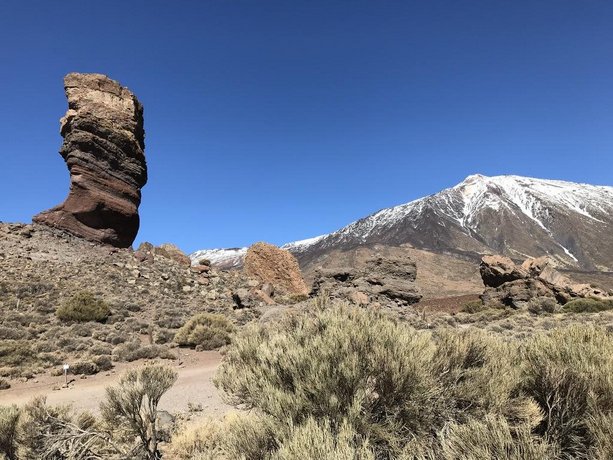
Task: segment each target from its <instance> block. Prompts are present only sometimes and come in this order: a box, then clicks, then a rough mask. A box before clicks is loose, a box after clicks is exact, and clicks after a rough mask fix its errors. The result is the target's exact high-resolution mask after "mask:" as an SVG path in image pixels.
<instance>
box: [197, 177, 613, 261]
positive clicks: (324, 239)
mask: <svg viewBox="0 0 613 460" xmlns="http://www.w3.org/2000/svg"><path fill="white" fill-rule="evenodd" d="M611 228H613V187H605V186H594V185H587V184H577V183H572V182H564V181H556V180H542V179H532V178H527V177H520V176H496V177H486V176H482V175H473V176H469V177H467V178H466V179H465V180H464V181H463V182H461V183H460V184H458V185H456V186H455V187H452V188H449V189H446V190H443V191H441V192H439V193H437V194H434V195H431V196H427V197H425V198H421V199H419V200H416V201H412V202H410V203H407V204H404V205H400V206H396V207H393V208H388V209H383V210H381V211H379V212H376V213H374V214H372V215H371V216H368V217H365V218H363V219H360V220H358V221H356V222H353V223H351V224H349V225H347V226H346V227H343V228H342V229H340V230H338V231H336V232H333V233H330V234H328V235H324V236H320V237H317V238H313V239H311V240H306V241H304V242H297V243H290V244H288V245H286V246H285V247H287V248H288V249H289V250H290V251H292V252H293V253H294V254H295V255H296V257H297V258H298V260H299V261H300V263H301V265H302V266H303V267H309V266H311V265H316V264H317V263H318V261H319V260H320V259H321V258H322V257H324V256H325V255H326V254H328V253H330V252H332V251H350V250H352V249H354V248H357V247H360V246H369V245H374V244H382V245H387V246H400V245H403V244H409V245H411V246H413V247H415V248H418V249H422V250H427V251H432V252H435V253H440V254H451V255H457V256H460V257H462V258H466V257H468V258H470V259H472V260H477V256H479V255H481V254H487V253H496V254H504V255H507V256H509V257H512V258H515V259H522V260H523V259H525V258H527V257H540V256H543V255H548V256H550V257H551V258H553V259H554V260H555V261H556V262H557V263H558V264H559V265H561V266H565V267H568V268H570V269H574V270H582V271H605V272H606V271H612V270H613V233H612V232H611ZM228 255H229V254H228ZM205 256H206V252H203V251H198V252H196V253H194V254H193V255H192V259H198V258H199V257H205ZM232 256H233V257H234V260H233V264H234V265H237V264H238V263H239V259H238V257H239V256H240V251H239V252H238V253H237V252H236V251H235V252H234V253H233V254H232ZM216 260H217V261H218V263H223V261H224V260H225V259H224V257H223V253H222V252H221V251H220V250H217V251H216Z"/></svg>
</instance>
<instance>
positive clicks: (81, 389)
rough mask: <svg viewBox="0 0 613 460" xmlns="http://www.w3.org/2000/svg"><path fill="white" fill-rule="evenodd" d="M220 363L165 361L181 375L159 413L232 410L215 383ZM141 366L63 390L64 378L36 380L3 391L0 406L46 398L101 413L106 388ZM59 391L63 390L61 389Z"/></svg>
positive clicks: (196, 357) (210, 358)
mask: <svg viewBox="0 0 613 460" xmlns="http://www.w3.org/2000/svg"><path fill="white" fill-rule="evenodd" d="M220 361H221V355H220V354H219V353H218V352H214V351H208V352H198V353H196V352H194V351H183V350H180V351H179V359H177V360H176V361H164V363H165V364H167V365H169V366H171V367H172V368H173V369H175V370H176V371H177V373H178V374H179V378H178V379H177V382H176V383H175V384H174V386H173V387H172V388H171V389H170V390H169V391H168V392H167V393H166V394H165V395H164V396H163V397H162V400H161V401H160V409H162V410H166V411H168V412H170V413H173V414H176V413H179V412H186V411H187V410H188V404H193V405H195V406H198V405H200V406H201V407H202V414H203V415H212V416H220V415H223V414H224V413H226V412H227V411H228V410H230V406H227V405H226V404H224V403H223V401H222V400H221V397H220V394H219V392H218V391H217V389H216V388H215V386H214V385H213V382H212V379H213V376H214V374H215V371H216V369H217V367H218V365H219V363H220ZM142 364H143V363H142V362H134V363H120V364H118V365H117V366H116V367H115V368H114V369H113V371H111V372H103V373H100V374H98V375H93V376H90V377H88V378H86V379H81V378H79V376H69V377H70V378H71V379H74V380H73V381H72V383H70V385H69V388H61V387H62V385H63V383H64V377H51V376H40V377H39V378H37V379H36V380H34V381H32V380H30V381H28V382H20V383H13V384H12V387H11V388H10V389H8V390H3V391H0V405H7V404H17V405H22V404H25V403H27V402H28V401H30V400H31V399H32V398H33V397H35V396H46V397H47V402H48V403H49V404H52V405H56V404H71V405H72V406H73V407H74V408H75V409H79V410H89V411H92V412H98V410H99V409H98V406H99V404H100V401H102V400H103V399H104V395H105V388H106V387H107V386H109V385H113V384H115V383H117V381H118V380H119V377H120V376H121V374H122V373H123V372H124V371H125V370H126V369H129V368H133V367H136V366H139V365H142ZM58 388H60V389H58Z"/></svg>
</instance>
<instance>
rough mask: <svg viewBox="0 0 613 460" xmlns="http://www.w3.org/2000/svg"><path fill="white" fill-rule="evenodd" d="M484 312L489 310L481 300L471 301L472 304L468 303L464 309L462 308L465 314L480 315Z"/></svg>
mask: <svg viewBox="0 0 613 460" xmlns="http://www.w3.org/2000/svg"><path fill="white" fill-rule="evenodd" d="M483 310H487V307H486V306H485V304H484V303H483V302H482V301H481V300H471V301H470V302H466V303H465V304H464V307H462V311H463V312H465V313H479V312H482V311H483Z"/></svg>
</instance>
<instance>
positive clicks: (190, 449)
mask: <svg viewBox="0 0 613 460" xmlns="http://www.w3.org/2000/svg"><path fill="white" fill-rule="evenodd" d="M221 435H222V425H221V422H220V421H218V420H210V419H203V420H199V424H198V425H188V426H179V427H178V429H177V432H176V434H175V435H174V436H173V437H172V443H171V445H170V449H169V450H170V455H171V457H172V458H176V459H177V460H191V459H193V458H195V457H196V456H198V455H199V456H201V458H203V459H204V458H207V457H205V456H204V455H205V453H206V454H207V455H209V457H208V458H211V459H214V458H221V457H222V455H223V452H222V451H221V446H220V442H221Z"/></svg>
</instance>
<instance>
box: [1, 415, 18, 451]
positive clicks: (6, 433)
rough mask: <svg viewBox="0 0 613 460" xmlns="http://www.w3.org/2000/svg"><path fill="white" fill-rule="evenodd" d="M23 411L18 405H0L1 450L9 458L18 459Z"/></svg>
mask: <svg viewBox="0 0 613 460" xmlns="http://www.w3.org/2000/svg"><path fill="white" fill-rule="evenodd" d="M20 417H21V411H20V410H19V408H18V407H17V406H0V452H2V453H3V454H4V455H5V457H6V459H7V460H16V459H17V437H18V427H19V418H20Z"/></svg>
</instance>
